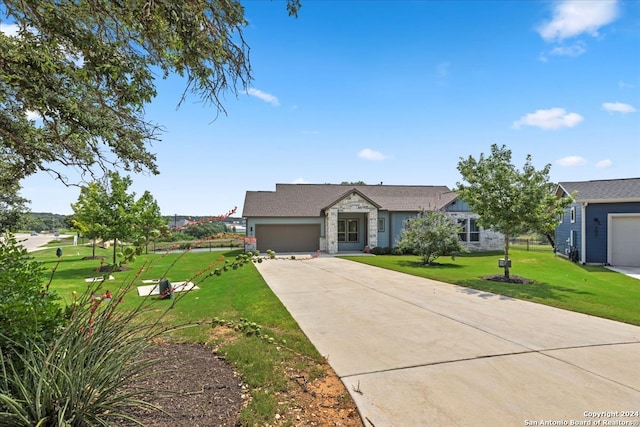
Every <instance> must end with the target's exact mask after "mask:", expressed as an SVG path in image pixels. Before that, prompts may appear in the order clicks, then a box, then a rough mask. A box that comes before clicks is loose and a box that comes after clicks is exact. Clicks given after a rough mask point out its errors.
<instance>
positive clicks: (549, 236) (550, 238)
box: [544, 233, 556, 249]
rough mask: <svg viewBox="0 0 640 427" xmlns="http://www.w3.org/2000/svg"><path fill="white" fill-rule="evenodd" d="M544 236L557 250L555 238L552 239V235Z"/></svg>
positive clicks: (546, 234)
mask: <svg viewBox="0 0 640 427" xmlns="http://www.w3.org/2000/svg"><path fill="white" fill-rule="evenodd" d="M544 235H545V237H546V238H547V240H548V241H549V244H551V248H552V249H555V248H556V242H554V241H553V237H551V233H544Z"/></svg>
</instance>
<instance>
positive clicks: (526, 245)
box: [509, 239, 553, 252]
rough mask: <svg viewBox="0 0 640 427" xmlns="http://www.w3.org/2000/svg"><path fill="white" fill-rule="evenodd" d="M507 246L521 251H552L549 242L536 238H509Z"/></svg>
mask: <svg viewBox="0 0 640 427" xmlns="http://www.w3.org/2000/svg"><path fill="white" fill-rule="evenodd" d="M509 248H511V249H518V250H521V251H535V252H553V247H552V246H551V245H550V244H549V242H543V241H540V240H536V239H511V240H509Z"/></svg>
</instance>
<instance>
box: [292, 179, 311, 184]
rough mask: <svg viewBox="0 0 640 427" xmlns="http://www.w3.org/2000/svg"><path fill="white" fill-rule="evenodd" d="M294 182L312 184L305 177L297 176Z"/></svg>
mask: <svg viewBox="0 0 640 427" xmlns="http://www.w3.org/2000/svg"><path fill="white" fill-rule="evenodd" d="M292 184H310V182H309V181H307V180H306V179H304V178H296V179H294V180H293V182H292Z"/></svg>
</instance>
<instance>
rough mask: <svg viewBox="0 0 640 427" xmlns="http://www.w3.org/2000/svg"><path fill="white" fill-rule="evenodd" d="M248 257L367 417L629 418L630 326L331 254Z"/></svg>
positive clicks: (449, 421) (402, 420)
mask: <svg viewBox="0 0 640 427" xmlns="http://www.w3.org/2000/svg"><path fill="white" fill-rule="evenodd" d="M256 266H257V267H258V270H259V271H260V273H261V274H262V276H263V277H264V279H265V280H266V282H267V283H268V284H269V286H270V287H271V289H272V290H273V291H274V293H275V294H276V295H277V296H278V297H279V298H280V300H281V301H282V303H283V304H284V305H285V306H286V307H287V309H288V310H289V312H290V313H291V314H292V315H293V317H294V318H295V319H296V321H297V322H298V324H299V325H300V327H301V328H302V330H303V331H304V333H305V334H306V335H307V336H308V337H309V339H310V340H311V342H313V344H314V345H315V346H316V348H317V349H318V351H319V352H320V353H321V354H322V355H323V356H325V357H327V359H328V361H329V363H330V365H331V366H332V367H333V368H334V370H335V371H336V373H337V374H338V375H339V376H340V378H341V379H342V381H343V382H344V384H345V386H346V387H347V389H348V390H349V393H350V394H351V396H352V397H353V399H354V401H355V402H356V405H357V406H358V409H359V411H360V414H361V416H362V418H363V420H364V423H365V425H366V426H368V427H369V426H375V427H387V426H418V425H433V426H444V425H451V426H454V425H456V426H457V425H474V426H490V425H492V426H503V425H510V426H522V425H543V424H542V423H541V421H543V420H544V421H553V422H559V423H557V424H549V425H580V424H577V422H578V421H592V423H594V424H582V425H598V424H595V421H601V424H600V425H607V424H604V423H602V420H603V419H606V421H610V422H611V421H625V422H633V423H635V424H608V425H639V424H638V423H639V421H640V417H639V416H638V411H640V369H638V367H639V366H640V327H637V326H632V325H628V324H624V323H619V322H614V321H610V320H606V319H600V318H597V317H592V316H587V315H584V314H579V313H573V312H569V311H565V310H560V309H556V308H552V307H547V306H544V305H540V304H534V303H529V302H525V301H519V300H515V299H512V298H507V297H502V296H498V295H494V294H490V293H487V292H481V291H476V290H472V289H468V288H462V287H458V286H454V285H449V284H445V283H441V282H437V281H433V280H428V279H422V278H418V277H413V276H409V275H406V274H402V273H397V272H393V271H388V270H384V269H380V268H377V267H371V266H367V265H364V264H359V263H355V262H351V261H346V260H343V259H339V258H332V257H320V258H316V259H308V260H283V259H280V260H269V261H266V262H263V263H260V264H256ZM622 411H629V412H628V413H623V412H622ZM606 412H609V414H603V413H606ZM596 417H599V418H596ZM607 417H608V418H607ZM572 421H573V422H574V424H571V422H572ZM534 422H535V423H537V424H535V423H534ZM565 422H566V424H565Z"/></svg>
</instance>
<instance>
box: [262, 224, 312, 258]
mask: <svg viewBox="0 0 640 427" xmlns="http://www.w3.org/2000/svg"><path fill="white" fill-rule="evenodd" d="M256 240H257V242H256V243H257V245H258V250H259V251H261V252H264V251H266V250H268V249H271V250H272V251H276V252H315V251H317V250H318V249H319V245H320V224H300V225H267V224H262V225H256Z"/></svg>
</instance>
